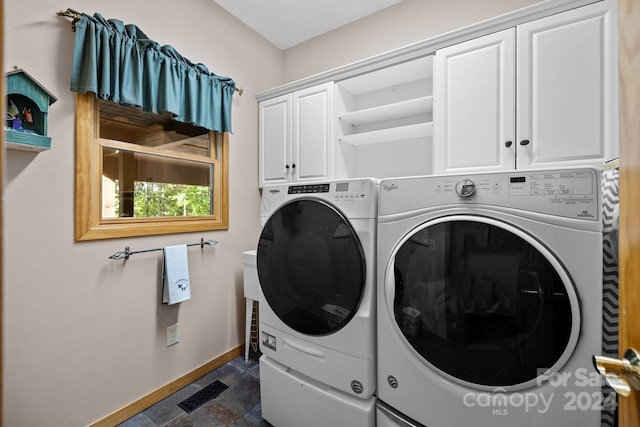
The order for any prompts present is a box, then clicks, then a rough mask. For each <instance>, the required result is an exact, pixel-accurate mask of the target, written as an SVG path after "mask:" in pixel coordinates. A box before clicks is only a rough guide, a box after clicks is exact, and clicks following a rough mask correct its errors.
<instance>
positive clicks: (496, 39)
mask: <svg viewBox="0 0 640 427" xmlns="http://www.w3.org/2000/svg"><path fill="white" fill-rule="evenodd" d="M611 36H612V28H611V11H610V7H609V2H607V1H603V2H599V3H594V4H592V5H588V6H584V7H581V8H577V9H574V10H570V11H567V12H563V13H559V14H556V15H552V16H549V17H546V18H542V19H539V20H535V21H531V22H529V23H526V24H522V25H519V26H517V27H516V28H512V29H508V30H504V31H501V32H497V33H493V34H490V35H487V36H483V37H480V38H477V39H473V40H470V41H468V42H464V43H460V44H457V45H453V46H450V47H447V48H444V49H440V50H438V51H437V53H436V60H435V118H434V122H435V142H434V159H435V161H434V169H435V172H436V173H453V172H469V171H494V170H504V169H514V168H517V169H525V168H533V167H535V168H538V167H557V166H578V165H592V166H596V167H602V164H603V162H604V161H605V160H606V159H609V158H611V157H613V156H615V155H617V148H616V147H617V143H616V136H615V135H616V131H615V129H614V126H613V124H612V123H613V122H612V118H613V117H615V116H614V113H615V111H616V110H615V102H614V97H615V88H614V83H613V82H614V81H615V80H614V75H613V74H612V73H613V70H614V67H615V64H614V60H613V57H612V47H613V44H612V38H611Z"/></svg>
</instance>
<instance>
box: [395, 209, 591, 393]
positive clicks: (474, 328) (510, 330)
mask: <svg viewBox="0 0 640 427" xmlns="http://www.w3.org/2000/svg"><path fill="white" fill-rule="evenodd" d="M386 281H387V283H386V289H387V301H390V300H393V304H392V305H393V307H389V309H390V310H392V311H393V316H394V318H395V321H396V324H397V330H398V333H400V334H402V335H403V336H404V339H405V340H406V342H407V343H408V345H410V346H411V347H412V348H413V350H414V352H415V353H416V354H417V356H418V357H419V358H421V359H422V360H423V361H424V362H425V363H426V364H427V365H429V366H431V367H432V368H434V369H435V370H436V371H438V372H440V373H441V374H442V375H444V376H446V377H447V378H450V379H452V380H454V381H457V382H460V383H463V384H465V385H468V386H471V387H474V388H480V389H488V388H495V387H504V388H505V389H508V390H513V389H519V388H525V387H529V386H531V385H535V384H536V381H539V379H538V378H539V377H540V375H541V374H542V373H543V372H544V371H545V370H547V369H551V372H558V370H559V369H560V368H561V367H562V365H564V363H565V362H566V361H567V360H568V358H569V357H570V355H571V353H572V352H573V349H574V348H575V346H576V343H577V339H578V334H579V331H580V311H579V305H578V298H577V295H576V292H575V290H574V286H573V284H572V282H571V280H570V278H569V276H568V275H567V273H566V272H565V270H564V268H563V267H562V265H561V264H560V263H559V262H558V260H557V259H556V258H555V257H554V256H553V254H551V253H550V252H549V250H548V249H547V248H546V247H545V246H544V245H542V244H541V243H540V242H538V241H537V240H536V239H535V238H533V237H532V236H530V235H528V234H526V233H524V232H523V231H522V230H520V229H518V228H515V227H513V226H511V225H508V224H506V223H504V222H501V221H496V220H492V219H489V218H485V217H478V216H470V215H465V216H463V215H459V216H450V217H445V218H440V219H436V220H433V221H430V222H427V223H425V224H422V225H421V226H419V227H417V228H416V229H414V230H412V232H411V233H409V234H408V235H407V236H405V238H404V239H403V240H402V241H401V242H400V244H399V245H398V246H397V247H396V250H395V251H394V253H393V255H392V258H391V260H390V263H389V266H388V269H387V273H386ZM392 292H393V293H392ZM389 295H391V298H389Z"/></svg>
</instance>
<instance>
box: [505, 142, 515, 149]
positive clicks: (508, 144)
mask: <svg viewBox="0 0 640 427" xmlns="http://www.w3.org/2000/svg"><path fill="white" fill-rule="evenodd" d="M512 144H513V141H507V142H505V143H504V146H505V147H507V148H509V147H511V145H512Z"/></svg>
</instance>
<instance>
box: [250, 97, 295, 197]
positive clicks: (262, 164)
mask: <svg viewBox="0 0 640 427" xmlns="http://www.w3.org/2000/svg"><path fill="white" fill-rule="evenodd" d="M291 100H292V96H291V94H287V95H282V96H279V97H277V98H273V99H268V100H266V101H262V102H260V105H259V110H260V117H259V122H260V130H259V137H258V138H259V186H260V187H263V186H264V185H267V184H281V183H284V182H289V181H291V170H292V169H291V105H292V102H291Z"/></svg>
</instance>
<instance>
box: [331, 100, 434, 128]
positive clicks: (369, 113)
mask: <svg viewBox="0 0 640 427" xmlns="http://www.w3.org/2000/svg"><path fill="white" fill-rule="evenodd" d="M430 112H433V96H424V97H421V98H415V99H410V100H407V101H402V102H396V103H393V104H387V105H381V106H379V107H374V108H367V109H365V110H358V111H351V112H348V113H344V114H342V115H341V116H340V117H338V119H339V120H341V121H343V122H345V123H348V124H350V125H352V126H358V125H364V124H369V123H375V122H379V121H383V120H394V119H398V118H401V117H410V116H417V115H419V114H426V113H430Z"/></svg>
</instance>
